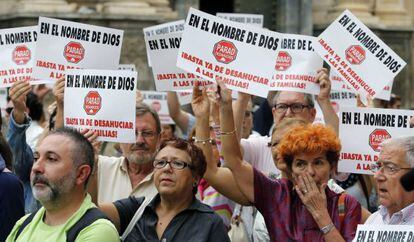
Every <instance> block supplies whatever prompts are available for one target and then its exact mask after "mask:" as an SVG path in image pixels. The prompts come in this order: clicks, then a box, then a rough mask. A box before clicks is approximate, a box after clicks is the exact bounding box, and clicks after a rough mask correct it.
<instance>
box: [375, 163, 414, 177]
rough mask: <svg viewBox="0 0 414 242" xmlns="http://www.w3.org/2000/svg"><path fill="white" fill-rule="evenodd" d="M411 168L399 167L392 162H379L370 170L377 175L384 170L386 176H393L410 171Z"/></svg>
mask: <svg viewBox="0 0 414 242" xmlns="http://www.w3.org/2000/svg"><path fill="white" fill-rule="evenodd" d="M409 169H411V168H410V167H398V166H396V165H394V164H393V163H391V162H377V163H375V164H372V165H371V166H370V170H371V171H372V172H373V173H377V172H378V171H380V170H383V172H384V174H387V175H393V174H395V173H397V172H399V171H401V170H409Z"/></svg>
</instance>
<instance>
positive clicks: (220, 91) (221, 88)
mask: <svg viewBox="0 0 414 242" xmlns="http://www.w3.org/2000/svg"><path fill="white" fill-rule="evenodd" d="M216 82H217V91H216V97H215V99H216V101H217V103H219V104H230V105H231V103H232V97H231V90H230V89H228V88H227V87H226V85H225V84H224V82H223V81H221V80H216Z"/></svg>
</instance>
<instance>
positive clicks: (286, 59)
mask: <svg viewBox="0 0 414 242" xmlns="http://www.w3.org/2000/svg"><path fill="white" fill-rule="evenodd" d="M291 65H292V57H291V56H290V55H289V53H287V52H286V51H279V54H277V58H276V65H275V69H276V70H277V71H286V70H287V69H288V68H289V67H290V66H291Z"/></svg>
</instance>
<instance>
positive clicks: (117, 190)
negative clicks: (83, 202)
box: [97, 155, 158, 203]
mask: <svg viewBox="0 0 414 242" xmlns="http://www.w3.org/2000/svg"><path fill="white" fill-rule="evenodd" d="M98 162H99V164H98V174H97V175H98V203H105V202H106V203H108V202H114V201H116V200H119V199H123V198H127V197H129V196H132V195H133V196H136V197H146V198H147V199H152V198H154V196H155V195H156V194H157V193H158V191H157V188H156V187H155V184H154V172H151V173H150V174H148V175H147V176H146V177H145V178H144V179H143V180H142V181H141V182H140V183H139V184H138V185H137V186H136V187H134V188H133V187H132V184H131V179H130V178H129V175H128V169H127V165H126V162H125V158H124V157H108V156H101V155H100V156H99V161H98Z"/></svg>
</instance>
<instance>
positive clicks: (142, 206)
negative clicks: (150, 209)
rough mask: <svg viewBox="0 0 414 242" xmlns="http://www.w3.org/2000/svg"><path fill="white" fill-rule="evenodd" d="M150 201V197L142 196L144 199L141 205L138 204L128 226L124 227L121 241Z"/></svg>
mask: <svg viewBox="0 0 414 242" xmlns="http://www.w3.org/2000/svg"><path fill="white" fill-rule="evenodd" d="M150 202H151V199H147V198H146V197H144V200H143V201H142V203H141V205H140V206H139V208H138V210H137V211H136V212H135V214H134V217H132V219H131V221H130V222H129V224H128V226H127V227H126V229H125V231H124V233H123V234H122V236H121V241H124V240H125V239H126V237H127V236H128V234H129V233H130V232H131V231H132V228H134V226H135V224H136V223H137V221H138V220H139V219H140V218H141V217H142V214H143V213H144V210H145V207H147V205H148V204H149V203H150Z"/></svg>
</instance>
